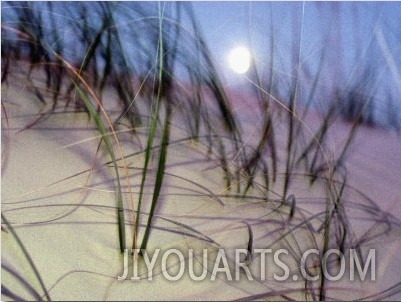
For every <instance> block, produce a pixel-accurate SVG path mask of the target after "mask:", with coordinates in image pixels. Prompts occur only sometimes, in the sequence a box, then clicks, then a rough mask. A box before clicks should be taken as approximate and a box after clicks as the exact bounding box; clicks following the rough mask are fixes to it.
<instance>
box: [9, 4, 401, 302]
mask: <svg viewBox="0 0 401 302" xmlns="http://www.w3.org/2000/svg"><path fill="white" fill-rule="evenodd" d="M60 9H63V10H64V11H65V15H64V16H60V14H59V11H60ZM307 9H308V6H307V5H306V4H305V3H304V4H303V5H302V6H301V10H297V9H293V11H292V13H293V15H294V18H293V20H294V24H293V27H294V37H293V44H292V46H291V49H290V55H291V60H292V61H291V64H292V68H291V69H292V70H293V71H294V74H293V75H291V77H290V80H288V81H289V82H287V80H283V78H282V77H281V75H280V73H279V72H278V71H277V67H276V66H277V65H278V64H279V61H280V57H279V55H278V53H279V52H280V50H279V49H278V46H277V45H278V42H277V41H279V40H280V33H279V32H278V29H277V24H275V23H274V21H273V20H274V18H273V10H272V15H271V21H270V22H271V23H270V38H269V44H268V45H266V49H269V64H263V63H260V62H259V61H257V60H256V59H255V58H253V61H252V63H251V66H252V68H251V71H250V72H249V74H248V75H246V76H244V81H245V83H246V85H247V89H249V91H250V93H249V95H248V96H247V98H249V99H251V101H252V102H248V103H246V104H245V105H243V104H241V100H237V99H235V96H234V97H233V96H232V95H233V91H228V90H227V88H226V87H225V85H224V81H223V79H222V78H221V76H220V72H219V71H218V69H217V67H216V64H215V62H214V59H213V56H212V54H211V51H210V50H209V48H208V45H207V43H206V41H205V39H204V37H203V35H202V31H201V28H200V26H199V24H198V23H197V21H196V16H195V14H194V11H193V10H192V7H191V4H190V3H179V2H177V3H153V2H152V3H140V4H139V3H117V2H116V3H114V2H96V3H89V2H88V3H87V2H78V3H77V5H76V6H75V7H70V6H67V5H66V4H63V3H52V2H45V3H34V2H9V3H7V4H2V22H3V23H2V87H4V88H5V89H6V90H7V91H8V90H10V91H11V90H13V89H18V88H15V87H16V86H17V87H18V85H19V84H15V83H17V82H18V81H20V83H24V84H23V85H22V86H23V87H24V88H23V90H24V91H26V92H27V94H28V95H29V99H30V100H31V102H32V104H31V105H33V106H34V107H35V108H37V113H36V114H34V118H32V119H31V120H29V121H27V122H26V123H25V122H23V123H22V124H23V126H20V127H21V129H19V130H18V132H16V133H14V134H12V135H11V136H10V137H9V138H8V139H7V140H5V139H2V140H3V144H5V145H6V146H5V147H2V148H7V143H8V140H12V139H13V137H12V136H13V135H15V136H18V133H30V132H29V131H40V127H41V125H51V124H49V123H48V121H49V120H53V119H55V120H57V115H58V114H60V115H63V114H66V113H72V114H73V116H72V121H71V123H74V120H73V119H74V118H76V119H81V122H82V116H86V117H87V124H86V127H93V130H94V132H92V134H90V136H89V137H87V138H86V139H88V140H90V141H93V140H94V141H96V144H95V145H96V146H97V147H96V150H91V152H92V153H94V154H95V156H94V162H96V166H99V167H102V168H106V171H107V173H105V175H107V178H108V180H109V181H111V182H112V183H113V189H109V191H110V192H113V194H114V205H111V204H108V205H107V206H105V205H100V204H95V205H91V206H92V207H93V208H96V210H94V211H101V209H102V210H106V209H107V210H110V209H112V210H114V211H115V214H114V215H112V217H114V218H113V219H114V224H115V225H116V226H117V236H116V237H117V238H118V248H117V247H116V251H119V252H120V253H124V251H125V250H126V249H127V248H128V247H129V246H131V247H132V249H133V250H134V249H140V251H141V252H140V253H141V255H143V253H145V252H148V251H149V250H152V249H154V248H155V246H157V245H158V244H159V242H158V241H157V240H153V236H155V238H158V239H160V235H158V233H159V232H162V231H163V232H165V233H166V234H169V235H171V236H173V235H174V236H176V235H177V236H181V237H179V238H182V239H177V240H178V241H179V240H186V239H187V238H190V239H191V240H192V241H191V244H192V243H194V242H195V243H197V242H201V243H202V244H204V245H205V246H207V247H212V248H217V247H221V246H224V243H223V242H225V240H224V238H222V236H223V235H224V234H225V232H228V231H234V232H240V231H241V230H242V229H245V230H246V232H245V233H246V234H247V235H246V238H247V240H245V244H244V247H245V249H246V250H247V252H248V254H247V257H246V262H247V264H250V263H251V262H252V261H254V258H255V255H254V253H253V250H254V249H255V247H261V246H263V247H285V248H288V250H289V251H290V254H291V258H292V259H293V261H295V262H298V263H300V261H301V258H302V253H303V251H304V250H305V249H306V248H315V249H317V250H318V251H320V252H321V253H322V254H325V253H326V252H327V251H329V250H331V249H338V250H340V251H341V252H343V253H344V254H346V252H347V250H349V249H355V250H356V251H357V253H358V254H359V255H360V256H361V257H362V254H363V251H364V250H365V249H366V248H367V247H369V246H370V245H371V244H373V243H374V242H375V240H377V238H378V237H380V236H385V235H386V234H388V233H389V232H390V230H394V229H397V228H399V227H400V223H399V220H398V219H397V218H395V217H394V216H392V215H391V214H390V213H388V212H386V211H385V210H382V209H381V208H380V206H379V203H378V202H377V201H375V200H373V199H371V198H370V197H369V196H367V195H365V194H364V193H363V192H361V191H359V189H357V188H354V187H353V185H351V184H350V183H349V181H348V179H349V171H348V168H347V159H348V155H349V151H350V149H352V147H353V142H354V140H355V137H356V136H357V134H358V132H359V131H360V129H366V128H375V129H376V128H379V127H380V124H379V122H378V121H377V120H376V119H375V113H374V112H375V109H374V108H375V107H374V106H373V104H374V100H375V98H376V97H377V96H375V95H373V92H374V91H373V92H372V91H370V90H369V89H370V87H372V86H373V87H374V85H373V84H372V81H374V79H373V77H372V76H370V74H371V72H368V71H366V72H361V73H358V72H357V70H359V69H358V66H359V65H361V64H363V58H364V56H365V54H366V51H367V50H365V52H363V53H362V54H361V55H360V61H359V62H357V63H356V67H355V69H354V72H352V73H351V76H350V77H349V78H347V80H346V85H345V87H342V88H341V86H340V87H335V89H337V90H334V91H333V92H332V93H325V94H319V93H320V92H321V78H322V77H323V74H324V72H325V68H326V64H328V63H327V60H328V57H329V54H328V53H327V50H324V51H322V53H321V55H320V57H319V60H318V61H317V63H316V66H315V67H316V68H315V70H316V72H314V74H313V72H309V73H311V74H309V75H308V71H307V69H308V68H309V67H308V66H305V65H304V60H306V59H305V57H304V55H305V54H304V52H305V51H306V50H304V42H303V39H304V38H305V37H304V36H305V35H306V34H305V32H304V31H305V29H304V26H306V25H305V24H306V22H307V20H305V18H306V13H307ZM184 19H186V20H189V21H187V23H186V24H185V25H184V21H183V20H184ZM297 22H298V23H297ZM55 24H59V26H54V25H55ZM63 28H64V29H63ZM66 28H67V29H70V30H71V32H74V35H75V36H74V37H72V34H71V32H70V33H69V34H67V35H66V34H65V32H64V30H65V29H66ZM328 31H329V29H325V30H323V32H322V35H327V36H329V34H328ZM358 34H359V33H358V32H356V33H355V36H356V37H357V36H358ZM144 36H146V37H144ZM71 40H73V42H74V43H73V44H72V41H71ZM69 45H72V46H71V47H69ZM368 45H371V44H370V43H369V44H368ZM379 46H380V45H379ZM381 46H382V47H384V46H383V43H382V44H381ZM393 59H395V58H393ZM329 63H330V62H329ZM339 63H341V62H339ZM339 65H341V64H339ZM304 69H305V70H306V71H305V70H304ZM366 70H368V69H366ZM306 83H309V84H308V85H309V88H308V89H307V90H306V91H307V92H308V93H306V95H307V96H306V97H302V96H303V95H304V93H303V90H304V86H305V85H306ZM320 98H323V99H324V100H325V101H324V102H323V101H320V102H321V103H324V104H323V105H322V106H321V107H324V108H323V110H321V111H320V112H319V110H318V108H319V104H321V103H319V99H320ZM249 104H252V105H249ZM241 106H249V107H252V108H250V109H251V110H252V109H255V110H256V111H257V113H256V114H255V115H254V116H252V117H253V118H251V119H250V118H247V117H244V116H243V115H245V114H249V113H248V112H250V111H246V110H244V109H243V108H241ZM389 106H393V105H392V103H390V105H389ZM248 109H249V108H248ZM242 110H244V112H242ZM14 111H15V109H14V108H13V106H12V103H9V102H7V99H6V98H5V97H2V137H3V136H4V137H7V136H6V132H7V131H8V130H9V128H10V131H11V127H10V126H9V120H10V118H11V119H13V118H16V117H15V116H13V115H11V117H10V112H14ZM390 112H392V111H390ZM78 115H79V117H78ZM17 118H18V116H17ZM388 121H389V123H391V124H392V126H394V128H397V127H399V124H398V125H396V123H397V117H396V116H395V115H394V114H393V113H391V114H389V115H388ZM344 125H345V126H344ZM49 127H51V126H49ZM337 127H344V129H345V130H342V132H341V131H338V130H337V129H336V128H337ZM35 129H37V130H35ZM338 133H341V142H340V143H335V144H336V145H335V148H334V150H333V149H332V148H331V146H332V145H333V140H334V141H335V140H336V139H338V138H336V135H337V136H338ZM84 143H85V142H84V141H76V142H73V143H71V144H70V145H68V146H69V147H73V146H81V145H82V146H83V145H84ZM10 148H12V147H10ZM3 150H6V149H3ZM10 152H12V149H11V151H10ZM3 154H7V152H4V151H3V153H2V172H3V167H6V164H7V163H6V162H3ZM187 154H188V156H189V157H190V158H189V160H188V161H185V159H182V160H181V158H180V156H183V155H187ZM191 156H192V158H191ZM198 157H199V158H198ZM4 158H5V159H4V161H6V160H7V157H6V156H4ZM92 159H93V158H92ZM195 159H196V160H198V162H197V161H196V160H195ZM194 161H195V163H196V164H197V165H195V167H193V166H192V164H193V162H194ZM94 166H95V164H94ZM181 166H183V168H182V169H184V170H182V169H181V170H180V167H181ZM107 168H111V170H107ZM185 169H187V170H188V171H190V172H189V173H188V174H186V173H185V172H183V171H185ZM4 170H5V171H6V169H5V168H4ZM4 173H5V172H4ZM86 173H89V174H91V173H94V174H96V169H94V168H90V169H86V170H83V171H80V172H78V173H75V174H72V175H70V176H67V177H65V178H61V180H59V181H55V182H52V183H50V184H47V185H45V186H44V187H42V188H38V189H37V191H39V192H41V191H46V189H48V188H50V187H52V186H55V185H59V184H63V183H67V182H68V181H70V180H71V179H72V180H76V179H79V177H80V176H81V175H83V174H86ZM183 173H185V174H183ZM4 175H7V174H4ZM205 175H206V176H207V177H210V179H207V178H205ZM5 177H7V176H5ZM83 187H85V188H86V183H85V185H83V186H82V188H83ZM35 191H36V190H35ZM35 191H34V192H33V193H35ZM109 191H108V193H110V192H109ZM171 192H173V193H171ZM33 193H32V192H31V193H30V194H33ZM28 195H29V194H28ZM182 196H184V197H185V198H187V199H191V198H192V199H193V200H198V199H201V200H206V202H205V203H204V202H203V201H202V202H200V204H202V205H200V206H199V208H197V207H194V209H199V213H197V212H196V210H191V211H190V213H186V214H185V213H180V214H176V215H177V216H174V215H175V213H168V214H166V213H164V212H163V211H162V210H161V209H163V208H165V207H167V205H168V204H170V203H171V204H174V206H175V207H176V206H177V205H175V203H174V200H175V199H179V200H181V199H180V198H182ZM7 198H8V197H7V196H5V199H6V203H4V208H5V209H4V210H3V213H2V227H3V224H4V225H5V226H6V227H7V229H8V230H9V232H10V233H9V234H2V235H3V236H11V235H12V236H13V237H14V238H15V240H16V241H17V246H18V247H19V248H20V249H21V250H22V251H23V254H24V255H25V257H26V259H27V260H28V262H29V265H30V267H31V268H32V270H33V271H34V275H35V276H36V279H37V281H38V282H39V285H40V290H38V289H34V287H33V286H31V284H30V283H29V281H27V280H26V279H25V278H24V277H23V276H22V275H20V274H19V273H15V272H14V271H13V270H12V268H11V264H10V263H4V265H3V264H2V271H4V272H5V273H6V274H11V275H13V276H14V277H15V278H14V279H16V280H17V281H15V280H14V282H17V283H19V284H20V285H22V288H24V289H25V290H26V292H27V294H28V296H29V297H32V298H35V299H46V300H50V298H51V297H50V296H51V295H50V292H49V290H48V288H50V285H49V284H47V285H46V284H45V282H44V281H43V280H42V278H41V275H42V274H43V272H40V271H39V270H38V269H37V268H36V266H35V263H34V261H33V259H34V258H32V256H31V255H30V254H29V253H28V250H27V249H26V248H25V244H26V243H25V242H23V241H22V240H20V239H19V237H18V235H17V231H18V232H19V231H20V232H23V231H24V225H27V226H30V227H35V226H38V225H41V224H46V223H51V222H48V221H47V220H46V219H45V220H44V221H40V219H39V220H38V221H36V220H34V221H36V222H35V223H29V222H27V223H22V225H20V224H19V222H18V221H12V220H11V219H9V218H7V217H8V216H7V215H11V216H12V217H13V215H12V214H13V213H14V211H27V212H29V209H32V210H34V209H35V208H36V209H39V208H40V206H38V205H36V206H32V207H30V206H27V207H24V206H21V205H20V204H19V203H18V202H17V203H16V204H15V207H12V206H10V205H12V202H9V201H7V200H8V199H7ZM354 198H355V200H354ZM305 199H311V200H312V202H310V203H309V204H308V202H305ZM58 206H60V207H61V206H63V207H64V206H66V205H65V204H63V205H61V204H60V205H58ZM86 206H87V205H86V204H85V203H84V202H82V203H80V204H79V205H78V206H77V208H79V209H81V208H82V209H85V208H86ZM208 206H210V207H211V209H213V210H211V212H208V213H206V214H205V213H204V212H202V211H203V210H202V209H203V207H206V208H207V207H208ZM45 207H48V208H50V207H51V206H49V205H47V206H45ZM177 207H179V206H177ZM182 207H183V208H184V206H182ZM88 208H90V206H88ZM75 209H76V208H74V210H72V211H68V212H67V214H65V215H64V214H63V215H62V216H60V217H59V218H55V219H53V220H49V221H57V220H60V219H61V218H64V217H67V216H69V215H70V214H71V213H72V212H73V211H75ZM213 211H215V212H216V213H217V214H216V215H217V216H216V217H215V216H214V213H213ZM197 214H198V216H202V219H203V224H202V223H199V222H198V221H197V219H198V216H197ZM219 215H220V216H219ZM107 217H108V216H107ZM355 217H356V218H355ZM359 217H362V218H359ZM216 219H218V220H221V221H222V224H221V225H219V226H215V225H214V224H213V223H214V221H215V220H216ZM365 220H368V221H369V220H371V221H373V223H372V224H371V225H370V226H369V228H368V229H366V230H362V231H361V230H360V228H359V227H358V225H357V224H358V223H365ZM183 221H185V222H183ZM361 221H363V222H361ZM99 223H101V221H99ZM230 223H232V224H231V225H230ZM13 224H16V225H17V228H16V230H17V231H15V230H14V226H13ZM208 224H210V228H207V227H205V225H208ZM233 225H234V226H233ZM198 228H200V230H198ZM4 233H5V231H4ZM166 236H167V235H166ZM227 236H228V235H227ZM230 236H231V235H230ZM174 238H175V237H174ZM167 241H168V240H167ZM110 242H113V239H111V241H110ZM195 243H194V244H195ZM171 244H173V242H171ZM149 246H150V247H149ZM4 248H5V247H3V245H2V249H4ZM162 248H163V247H162ZM120 256H121V255H120ZM256 258H257V257H256ZM134 260H135V261H139V262H141V261H144V260H143V259H140V258H135V259H134ZM326 264H327V265H328V266H330V265H331V266H332V267H337V268H338V267H339V265H340V264H339V261H337V262H335V261H331V260H330V261H329V260H327V259H323V264H322V265H320V266H319V267H317V268H316V267H314V266H313V264H311V266H310V267H307V269H310V270H313V269H317V270H320V275H321V276H324V272H323V267H324V266H325V265H326ZM300 269H301V268H299V267H298V268H296V269H295V270H300ZM208 273H209V274H211V270H210V269H208ZM61 279H63V278H61ZM61 279H59V280H58V281H57V282H56V283H55V284H54V285H53V286H52V287H51V288H53V287H54V286H56V284H58V283H59V282H60V281H61ZM258 281H259V282H260V284H263V282H262V281H263V280H258ZM300 283H301V282H300ZM262 288H263V286H262ZM265 289H266V288H265ZM258 290H259V291H258V292H253V293H250V292H248V294H246V295H244V296H239V297H237V298H238V299H251V300H253V299H270V298H278V299H293V298H294V297H296V298H298V299H299V298H300V297H301V298H303V299H305V300H326V299H331V298H333V297H334V298H339V297H340V296H341V290H339V291H338V292H335V290H333V289H332V284H330V282H328V280H327V279H326V278H325V277H322V278H321V279H320V280H319V281H318V282H311V281H308V280H305V281H303V284H299V283H296V284H295V286H293V287H289V288H287V289H277V290H276V289H269V290H267V291H263V290H261V289H258ZM244 292H247V291H246V289H244ZM400 292H401V289H400V288H399V286H398V287H397V285H395V286H394V287H392V286H390V287H389V288H387V289H383V290H382V291H380V292H377V293H375V295H373V296H370V297H387V295H388V297H391V296H392V295H396V294H399V293H400ZM2 295H4V297H7V298H10V299H16V300H19V299H21V300H23V299H26V297H25V296H22V295H21V293H20V292H18V291H14V290H13V289H12V284H11V285H9V284H6V283H4V284H3V283H2ZM355 297H356V298H364V297H363V296H358V295H357V294H356V296H355ZM208 298H211V297H208Z"/></svg>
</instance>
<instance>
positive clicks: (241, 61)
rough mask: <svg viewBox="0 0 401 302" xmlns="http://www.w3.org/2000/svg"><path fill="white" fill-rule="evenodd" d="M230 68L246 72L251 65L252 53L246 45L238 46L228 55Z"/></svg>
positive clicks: (242, 72)
mask: <svg viewBox="0 0 401 302" xmlns="http://www.w3.org/2000/svg"><path fill="white" fill-rule="evenodd" d="M228 64H229V65H230V68H231V69H232V70H233V71H234V72H235V73H238V74H244V73H246V72H247V71H248V69H249V67H250V66H251V53H250V52H249V50H248V48H246V47H242V46H241V47H236V48H234V49H232V50H231V51H230V53H229V55H228Z"/></svg>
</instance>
